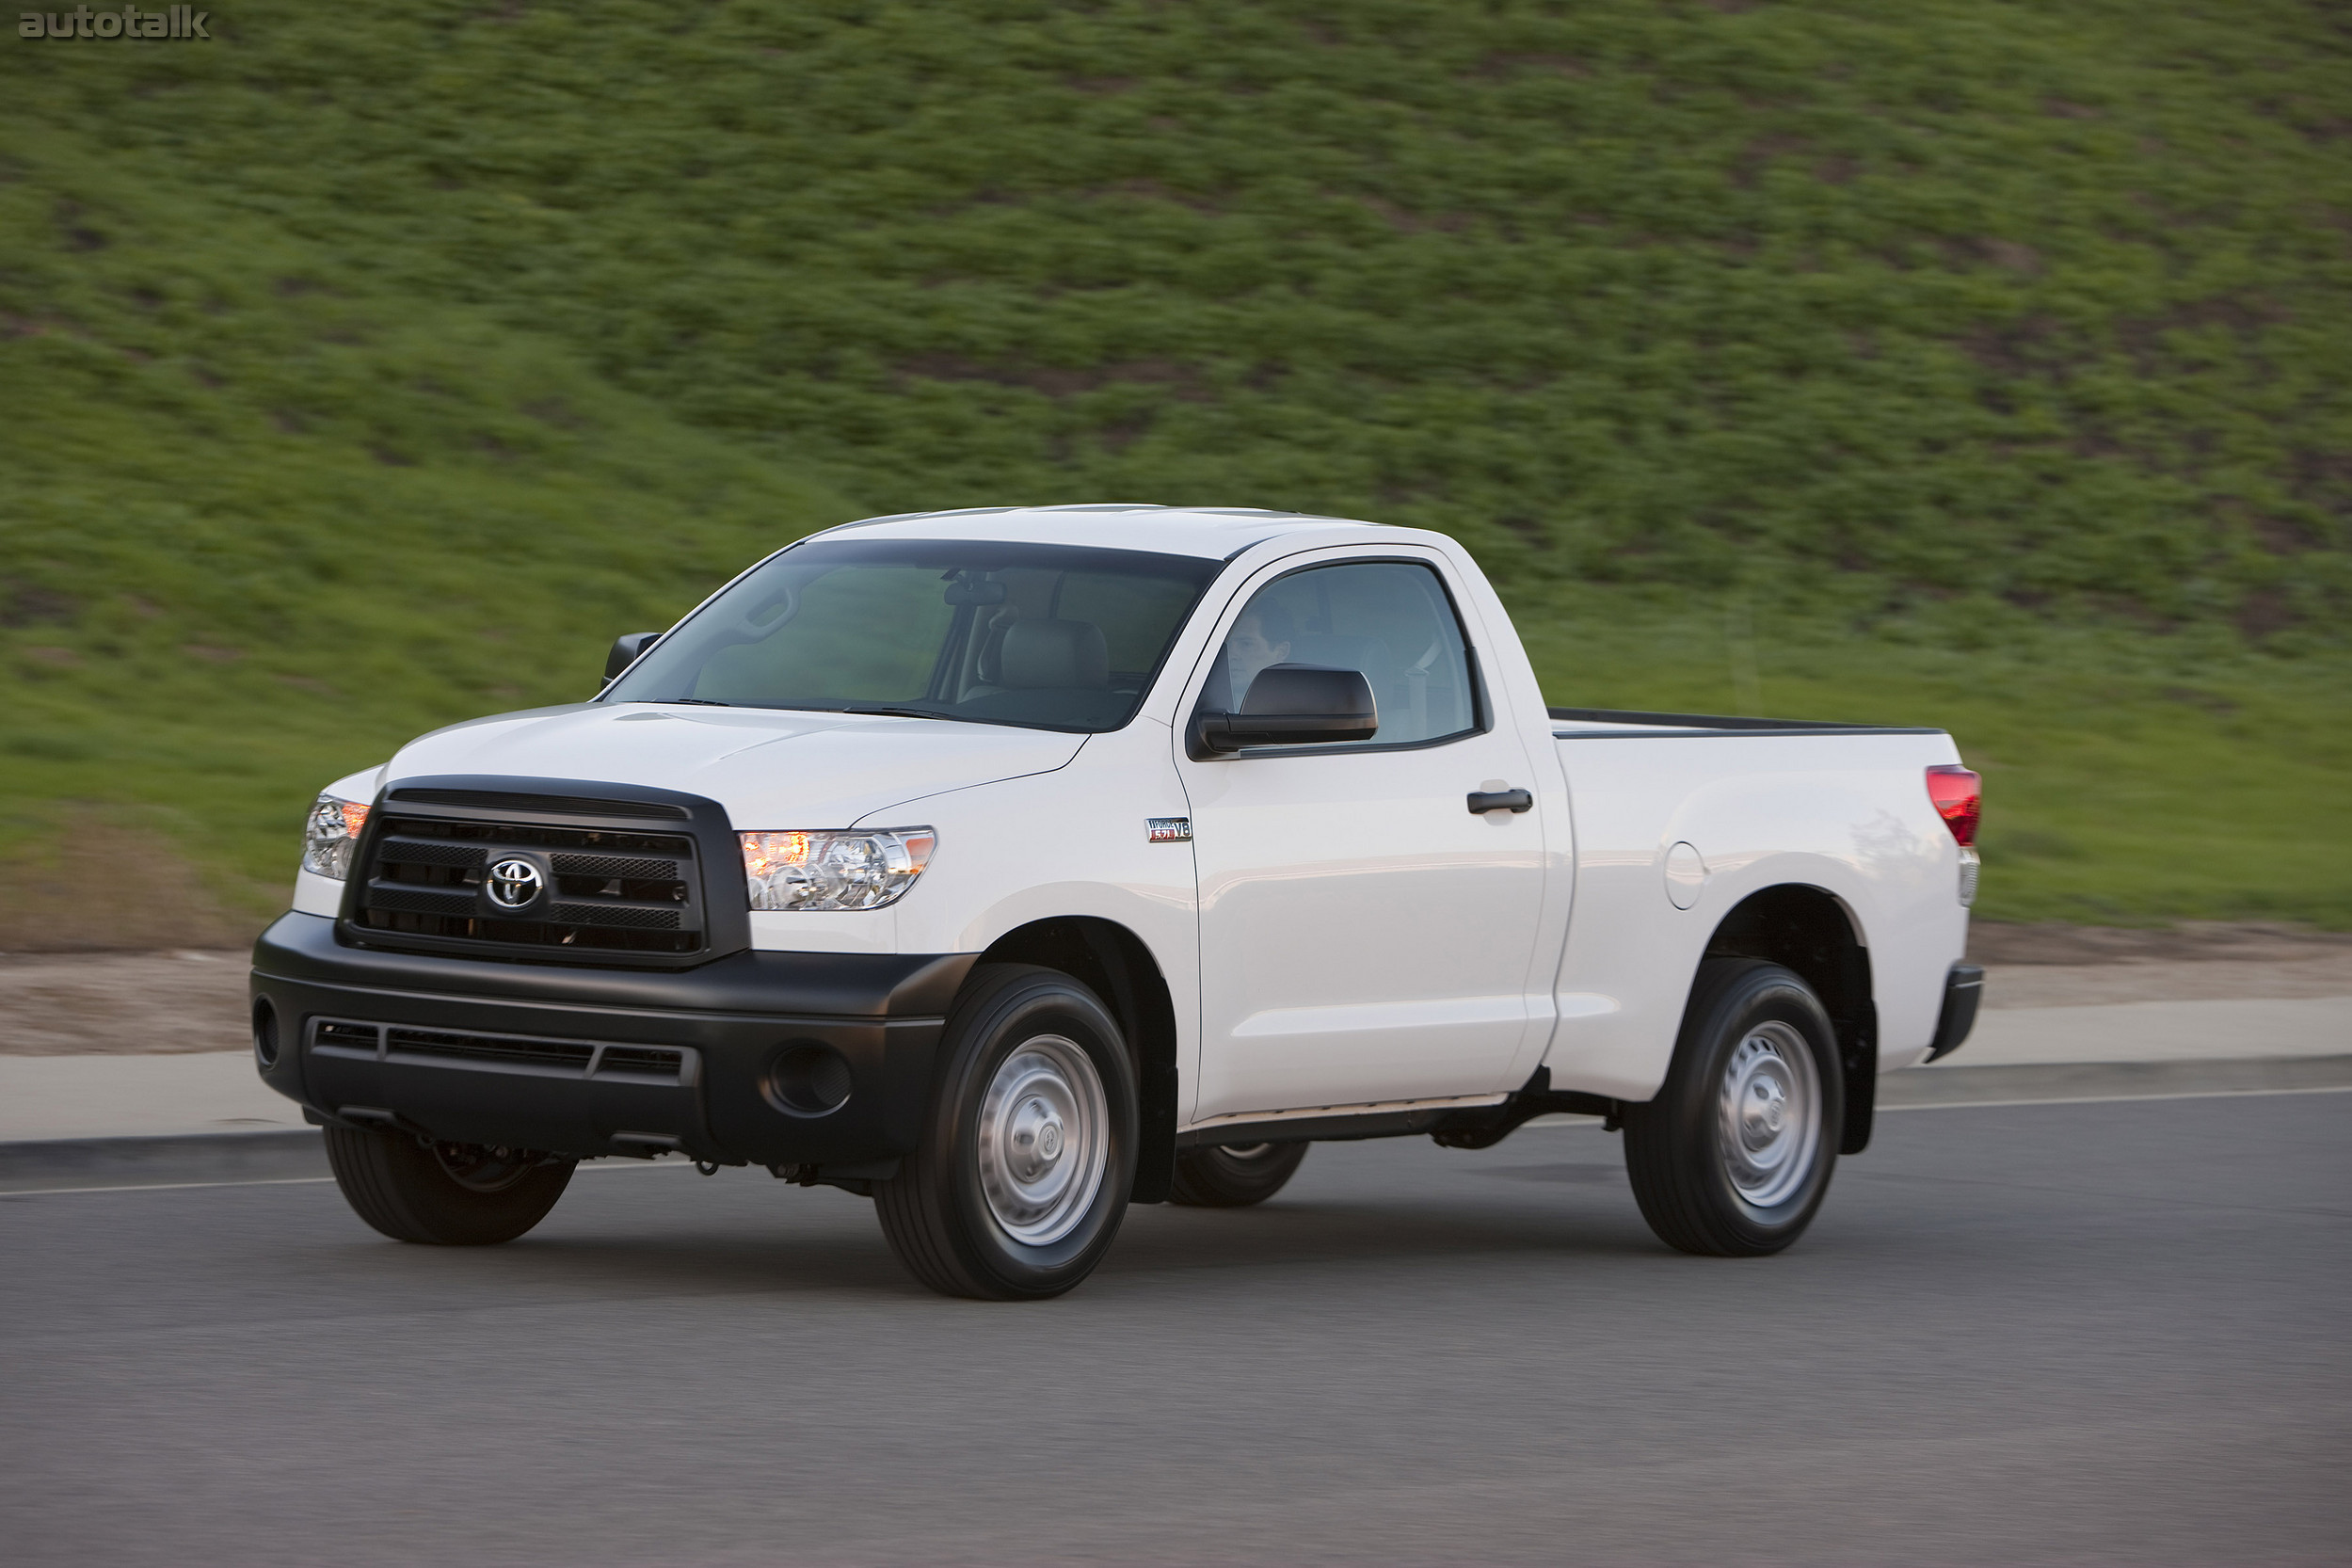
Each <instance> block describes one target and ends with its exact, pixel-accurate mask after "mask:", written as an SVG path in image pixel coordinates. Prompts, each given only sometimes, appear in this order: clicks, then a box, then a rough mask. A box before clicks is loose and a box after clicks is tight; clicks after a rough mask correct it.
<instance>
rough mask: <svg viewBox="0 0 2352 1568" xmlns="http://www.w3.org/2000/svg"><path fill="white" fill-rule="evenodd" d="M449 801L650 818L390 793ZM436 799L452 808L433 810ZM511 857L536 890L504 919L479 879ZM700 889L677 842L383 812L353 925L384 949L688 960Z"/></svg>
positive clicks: (687, 851) (651, 809)
mask: <svg viewBox="0 0 2352 1568" xmlns="http://www.w3.org/2000/svg"><path fill="white" fill-rule="evenodd" d="M457 795H464V796H465V797H466V800H465V801H464V802H463V803H464V804H472V805H482V806H490V805H498V806H508V805H511V804H512V803H516V802H522V803H526V804H527V805H529V806H531V807H533V808H551V809H552V808H553V807H555V806H557V805H560V806H562V807H563V808H564V809H566V810H567V811H569V812H571V813H573V814H575V815H581V816H587V815H619V814H621V813H618V812H616V811H614V810H612V809H610V808H613V807H615V806H616V805H624V804H625V805H631V806H632V811H631V812H630V813H628V814H629V815H632V816H637V817H646V816H650V815H654V814H655V811H656V808H655V805H654V804H651V803H647V804H637V803H628V802H619V803H616V802H611V801H601V800H587V799H581V800H576V801H572V800H564V799H562V798H561V797H554V796H548V797H541V796H537V795H499V796H496V797H495V798H493V794H492V792H471V791H447V790H443V791H423V790H398V791H394V792H393V794H392V799H393V801H394V802H399V801H403V800H415V801H419V802H424V801H426V800H427V799H428V798H429V799H430V800H431V801H432V802H434V803H436V804H457V803H458V802H456V800H455V799H454V797H456V796H457ZM444 796H447V797H453V798H452V799H450V800H449V801H447V802H444V801H442V799H441V797H444ZM660 810H661V811H662V812H663V813H668V812H671V811H680V808H670V807H661V808H660ZM680 814H682V811H680ZM512 858H520V859H522V860H524V861H525V862H526V863H528V864H529V865H531V866H532V867H533V868H535V869H536V870H537V871H538V872H539V875H540V880H541V882H542V883H543V884H544V886H543V888H542V889H541V890H540V891H539V893H538V895H537V896H536V898H534V899H533V900H532V901H531V902H530V903H528V904H523V905H522V906H521V907H519V908H514V909H508V908H505V907H504V906H502V905H500V904H497V903H496V902H495V901H494V900H492V899H491V898H490V897H489V896H488V892H487V890H486V888H485V879H486V878H488V876H489V875H490V872H491V870H492V869H493V868H495V867H497V866H498V865H499V864H500V863H501V862H502V861H503V860H506V859H512ZM700 881H701V879H700V874H699V872H697V870H696V855H695V840H693V839H692V838H691V837H689V836H688V835H686V834H682V833H661V832H650V831H636V830H632V829H627V828H621V829H615V828H604V827H585V826H579V827H575V826H570V825H568V824H559V823H547V822H529V823H523V822H498V821H491V820H485V819H478V818H472V817H460V816H439V815H423V814H408V813H404V812H402V811H401V810H400V809H399V807H398V806H397V805H396V804H395V805H393V806H392V807H390V808H388V810H387V814H386V816H385V818H384V821H383V823H382V824H381V825H380V827H377V828H376V833H375V835H374V838H373V840H372V844H371V848H370V850H369V854H368V863H367V866H366V868H365V874H364V875H363V877H362V878H361V880H360V888H359V899H358V908H357V910H356V912H355V920H356V922H357V923H358V924H359V925H360V926H361V927H363V928H364V929H365V930H367V931H368V932H370V933H380V934H382V936H385V937H388V938H391V939H392V941H393V943H394V944H395V945H396V944H397V941H398V939H399V938H400V937H403V936H411V937H424V938H426V939H427V940H428V942H429V943H431V944H433V945H439V944H440V943H443V942H462V943H465V944H467V945H469V946H474V945H477V944H479V945H481V947H490V948H496V949H503V950H505V951H508V952H514V953H515V954H516V955H517V956H521V955H523V954H524V953H527V952H529V951H531V950H534V949H536V950H540V951H543V952H550V953H551V954H552V953H555V952H564V951H570V952H581V951H591V952H640V953H648V954H661V953H693V952H700V951H701V950H702V948H703V945H704V940H705V935H706V934H705V928H704V921H703V919H702V906H701V898H700ZM477 951H480V948H477Z"/></svg>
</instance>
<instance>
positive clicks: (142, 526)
mask: <svg viewBox="0 0 2352 1568" xmlns="http://www.w3.org/2000/svg"><path fill="white" fill-rule="evenodd" d="M214 28H215V31H216V33H218V34H219V35H220V38H219V40H218V41H217V42H216V43H213V44H209V45H207V44H196V43H185V44H184V43H163V42H157V43H152V44H136V45H125V44H121V43H120V42H116V43H101V42H98V41H96V40H92V41H90V42H88V43H77V44H68V43H62V42H59V43H48V42H42V43H38V44H35V43H26V42H23V41H22V40H10V42H11V44H12V45H13V46H12V47H8V48H6V49H0V408H5V409H6V411H7V413H8V440H7V442H6V443H5V445H0V669H4V670H5V671H6V672H7V678H8V680H10V682H11V683H12V685H13V688H14V691H13V694H12V695H13V697H14V700H13V701H12V702H11V703H9V704H8V707H7V709H6V712H4V713H0V946H6V945H9V944H16V945H24V944H26V943H29V942H32V941H73V942H80V941H95V940H125V941H136V940H176V939H182V937H181V936H180V935H179V934H181V933H184V932H185V931H187V930H190V929H194V927H193V926H191V925H190V924H189V923H188V921H189V920H191V919H194V920H197V923H198V924H202V923H204V922H207V921H208V922H210V928H211V929H214V930H217V931H222V932H228V931H232V930H234V929H236V928H238V927H239V926H240V924H241V923H242V922H246V921H248V920H250V919H251V918H252V916H253V914H254V912H255V911H258V910H260V909H263V908H265V907H266V906H267V905H268V904H269V903H270V902H271V901H272V899H273V898H274V897H275V895H276V890H277V888H279V887H280V886H282V882H283V878H284V875H285V874H286V872H285V867H286V864H287V861H288V857H289V849H288V844H289V838H288V835H289V833H290V831H291V824H293V823H294V822H295V821H296V819H297V817H298V814H299V810H300V807H301V805H302V803H303V801H304V800H305V799H307V796H308V793H309V792H310V791H311V790H312V789H313V788H315V786H316V785H317V783H319V782H321V781H323V780H324V779H325V778H327V777H329V776H333V775H335V774H337V773H340V772H342V771H344V770H345V769H346V768H348V767H351V766H357V765H360V764H364V763H367V762H370V761H373V760H376V759H377V758H379V757H380V756H381V755H383V753H384V752H385V751H386V750H388V749H389V747H390V746H391V745H392V744H396V743H397V741H398V740H399V739H400V738H402V737H403V736H405V735H406V734H408V733H411V732H413V731H415V730H417V729H420V728H425V727H427V726H429V725H431V724H434V723H438V722H442V721H445V720H447V719H450V718H455V717H461V716H465V715H468V714H471V713H473V712H483V711H488V710H494V709H500V708H506V707H513V706H521V705H526V704H529V703H533V702H539V701H547V700H560V699H563V698H566V697H569V696H576V695H578V694H579V693H580V692H582V691H583V690H584V688H585V687H587V686H588V685H591V684H592V683H593V671H594V667H595V664H596V662H597V659H598V656H599V653H600V648H601V647H602V645H603V643H604V642H605V641H606V640H607V639H608V638H609V637H610V635H611V634H612V633H613V632H616V631H618V630H623V629H630V628H634V627H637V626H645V625H654V624H660V623H662V622H663V621H664V620H665V619H666V618H668V616H671V615H673V614H674V613H675V612H676V611H677V610H678V609H679V608H680V607H682V606H683V605H684V604H687V603H690V602H691V601H692V600H693V599H694V598H696V597H697V596H698V594H699V593H700V592H701V591H702V589H703V588H704V587H705V586H707V584H709V583H710V582H711V581H712V579H714V578H715V577H716V576H718V575H719V574H721V573H723V572H724V571H726V570H728V568H731V567H733V566H734V565H737V564H739V563H740V562H741V561H742V560H743V559H744V558H746V557H748V556H749V555H751V554H752V553H754V552H757V551H759V550H761V549H763V548H767V547H770V546H772V545H773V544H774V543H776V542H779V541H781V540H783V539H785V538H789V537H792V536H797V535H798V534H800V533H802V532H805V531H806V530H807V529H808V528H810V527H813V526H818V525H820V524H822V523H824V522H827V521H832V520H840V519H842V518H845V517H849V516H854V515H856V514H857V513H859V512H870V511H888V510H901V509H908V508H913V507H920V506H953V505H966V504H989V503H998V502H1002V501H1006V500H1016V499H1017V500H1032V501H1040V502H1049V501H1063V500H1077V499H1102V498H1125V499H1146V500H1167V501H1187V500H1201V501H1211V502H1214V503H1217V504H1262V505H1277V506H1281V505H1288V506H1299V507H1303V508H1308V509H1315V510H1327V511H1335V512H1342V513H1350V514H1355V515H1369V516H1374V517H1379V518H1383V519H1385V520H1396V521H1400V522H1408V523H1416V524H1420V525H1425V526H1433V527H1439V528H1444V529H1448V530H1449V531H1451V532H1454V533H1455V534H1457V535H1458V536H1461V537H1463V538H1464V539H1465V540H1467V541H1468V542H1469V543H1470V544H1471V545H1472V546H1473V548H1475V549H1476V550H1478V551H1479V552H1480V555H1481V557H1482V558H1483V559H1485V560H1486V561H1487V562H1488V564H1489V566H1490V568H1492V569H1494V570H1496V573H1497V575H1498V578H1500V580H1501V581H1503V582H1504V584H1505V585H1506V591H1507V593H1508V594H1509V595H1510V596H1511V597H1512V600H1513V603H1514V605H1515V607H1516V608H1517V610H1518V613H1519V614H1520V616H1521V618H1522V622H1523V624H1524V625H1525V626H1526V628H1527V630H1528V633H1529V636H1530V641H1531V642H1532V643H1533V644H1534V646H1535V647H1536V649H1537V652H1538V658H1539V664H1540V666H1541V667H1542V668H1543V669H1544V673H1545V676H1546V680H1547V682H1549V685H1550V688H1551V690H1552V692H1553V695H1554V696H1555V699H1556V700H1560V701H1574V702H1595V703H1597V702H1613V703H1620V704H1624V705H1645V706H1646V705H1673V704H1681V705H1688V706H1696V707H1703V708H1716V709H1720V708H1733V709H1741V710H1748V711H1755V710H1758V709H1768V710H1770V711H1775V712H1815V713H1821V714H1827V715H1831V716H1850V717H1855V718H1863V719H1883V720H1893V721H1898V722H1910V723H1918V722H1929V723H1944V724H1947V725H1948V726H1950V727H1951V728H1954V729H1955V731H1956V733H1958V734H1959V735H1960V738H1961V741H1962V744H1963V747H1964V748H1965V749H1966V750H1968V752H1969V754H1970V755H1971V757H1972V760H1980V761H1983V762H1984V763H1985V765H1986V766H1987V769H1988V772H1989V775H1990V778H1991V788H1992V792H1993V806H1992V816H1991V818H1990V825H1989V826H1988V829H1987V840H1988V847H1989V851H1990V852H1991V854H1992V856H1993V867H1992V872H1991V873H1990V875H1989V879H1988V891H1987V908H1988V910H1989V911H1990V912H1992V913H2000V914H2011V915H2037V916H2040V915H2072V916H2082V917H2093V918H2099V919H2104V920H2138V919H2155V918H2163V917H2166V916H2169V915H2179V914H2199V915H2244V914H2267V915H2282V916H2291V917H2296V918H2304V919H2312V920H2323V921H2328V922H2329V923H2352V849H2347V847H2346V835H2345V834H2344V832H2343V830H2342V829H2341V827H2339V826H2338V825H2337V823H2336V815H2337V797H2338V796H2340V795H2341V793H2342V780H2343V779H2344V776H2346V775H2347V773H2348V772H2352V766H2348V764H2352V743H2347V741H2346V739H2345V737H2346V735H2347V734H2352V726H2347V724H2346V722H2345V721H2346V720H2347V719H2348V718H2352V712H2347V710H2352V649H2348V648H2347V639H2346V637H2345V634H2344V629H2345V624H2346V619H2347V614H2346V613H2347V609H2348V608H2352V603H2348V601H2352V398H2348V397H2347V393H2346V392H2345V389H2344V376H2343V374H2342V366H2343V365H2344V364H2346V363H2352V136H2348V135H2347V132H2346V125H2347V123H2352V121H2347V120H2346V119H2345V115H2346V112H2347V105H2348V104H2352V64H2348V63H2347V62H2348V61H2352V31H2348V30H2347V29H2345V28H2344V26H2343V24H2342V23H2341V19H2340V18H2337V17H2335V16H2334V15H2333V13H2331V12H2329V11H2328V10H2326V9H2324V8H2318V7H2312V6H2306V5H2295V4H2284V3H2279V4H2265V3H2261V0H2246V3H2242V4H2232V5H2229V6H2226V7H2225V6H2212V7H2208V8H2197V7H2190V6H2173V7H2169V8H2155V9H2153V10H2151V8H2147V7H2145V6H2130V5H2123V4H2091V3H2073V4H2066V5H2055V6H2016V7H2003V6H1994V5H1985V4H1974V3H1969V4H1951V5H1934V4H1922V5H1912V6H1904V7H1899V8H1898V7H1870V6H1863V5H1827V4H1816V5H1767V6H1757V7H1753V8H1740V7H1736V6H1726V7H1724V8H1720V9H1718V8H1710V7H1704V6H1697V5H1688V6H1672V5H1669V6H1658V5H1650V4H1642V5H1635V4H1631V3H1626V4H1595V5H1582V4H1580V5H1577V6H1575V7H1563V8H1552V7H1546V6H1535V5H1511V4H1496V5H1491V6H1487V7H1483V8H1471V7H1466V6H1462V5H1459V4H1450V3H1445V0H1428V3H1421V0H1413V3H1406V0H1386V3H1381V0H1366V3H1363V4H1359V5H1354V6H1350V7H1330V6H1320V5H1290V4H1261V5H1248V6H1243V5H1217V4H1202V5H1192V6H1185V7H1165V6H1156V5H1144V4H1134V5H1122V4H1108V5H1102V6H1096V7H1091V8H1059V7H1050V6H1045V5H1016V4H998V5H980V4H971V5H962V6H920V7H917V6H906V7H893V6H884V5H858V4H831V5H822V6H812V5H806V4H791V5H787V4H773V5H761V4H727V5H713V6H704V7H677V6H667V5H663V6H655V5H649V4H648V5H621V4H613V5H583V6H574V7H565V8H526V7H507V8H503V9H499V10H489V9H476V8H469V7H463V6H456V5H435V4H420V5H414V6H408V7H403V8H397V9H396V10H391V9H388V10H384V11H365V12H353V11H349V10H347V9H344V10H320V9H318V8H304V7H296V6H293V5H290V4H285V5H259V4H257V5H250V6H245V7H240V8H238V9H237V11H236V13H235V14H234V15H233V16H229V17H219V16H216V18H215V21H214ZM119 840H120V841H129V842H131V843H134V844H136V846H137V851H138V857H139V859H138V863H139V864H140V865H142V866H144V867H147V868H149V870H148V872H143V873H142V874H143V875H144V876H145V877H146V880H147V882H148V885H149V888H150V894H151V896H150V897H149V898H147V899H146V900H144V901H142V904H143V907H145V908H148V909H152V910H155V911H163V912H166V913H167V914H168V919H167V918H163V917H161V916H159V917H158V918H156V919H153V920H149V919H147V918H146V917H144V916H137V917H125V916H123V915H122V914H120V903H119V901H116V900H113V899H111V898H108V899H104V900H101V901H98V902H95V903H93V901H92V900H91V898H90V897H89V895H88V893H87V891H86V890H85V889H86V888H88V887H89V886H92V885H93V878H95V877H96V876H98V875H100V874H102V867H101V862H100V860H99V859H98V858H97V857H96V856H95V855H94V854H93V852H92V851H91V850H90V849H89V847H88V846H90V845H92V844H100V843H110V842H114V841H119ZM77 846H79V847H77ZM76 856H80V858H76ZM190 910H196V911H198V915H197V916H193V917H192V916H190V915H189V914H188V913H187V912H188V911H190Z"/></svg>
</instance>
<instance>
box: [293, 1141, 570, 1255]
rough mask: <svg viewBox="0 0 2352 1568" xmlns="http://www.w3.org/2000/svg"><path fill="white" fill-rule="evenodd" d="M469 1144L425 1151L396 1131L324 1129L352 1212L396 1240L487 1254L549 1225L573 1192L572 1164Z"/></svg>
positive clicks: (438, 1146)
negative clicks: (548, 1220)
mask: <svg viewBox="0 0 2352 1568" xmlns="http://www.w3.org/2000/svg"><path fill="white" fill-rule="evenodd" d="M540 1160H541V1157H539V1156H538V1155H536V1154H527V1153H521V1152H520V1151H517V1152H515V1153H504V1151H499V1150H493V1149H485V1148H480V1147H477V1146H474V1145H472V1144H431V1145H427V1144H420V1143H418V1142H417V1141H416V1140H415V1139H414V1138H411V1137H408V1136H407V1135H406V1134H403V1133H397V1132H376V1131H373V1130H364V1129H361V1128H345V1127H330V1128H328V1129H327V1162H328V1164H329V1165H331V1166H332V1167H333V1168H334V1172H335V1185H336V1186H338V1187H340V1188H342V1189H343V1195H344V1201H345V1202H346V1203H348V1204H350V1205H351V1208H352V1209H353V1211H354V1212H356V1213H357V1214H358V1215H359V1216H360V1219H362V1220H365V1221H366V1222H367V1223H368V1224H371V1225H374V1226H375V1227H376V1229H377V1230H380V1231H382V1232H383V1233H384V1234H385V1235H387V1236H389V1237H391V1238H392V1240H395V1241H417V1242H423V1243H425V1244H427V1245H431V1246H441V1247H487V1246H494V1245H496V1244H497V1243H498V1242H501V1241H511V1240H514V1239H515V1238H516V1237H518V1236H520V1235H521V1234H522V1233H523V1232H524V1231H526V1230H529V1229H530V1228H531V1227H532V1226H533V1225H536V1224H538V1223H539V1222H540V1221H541V1220H544V1219H546V1218H547V1211H548V1210H549V1209H551V1208H554V1207H555V1200H556V1199H557V1198H560V1197H562V1196H563V1195H564V1189H565V1188H566V1187H568V1186H569V1185H571V1172H572V1163H571V1161H568V1160H566V1161H562V1162H560V1163H556V1164H552V1165H551V1164H544V1163H541V1162H540Z"/></svg>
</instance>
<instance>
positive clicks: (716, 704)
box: [653, 696, 735, 708]
mask: <svg viewBox="0 0 2352 1568" xmlns="http://www.w3.org/2000/svg"><path fill="white" fill-rule="evenodd" d="M653 700H654V701H656V702H691V703H693V704H694V705H695V706H696V707H697V708H732V707H734V706H735V705H734V704H733V703H731V702H720V701H718V700H717V699H715V698H712V697H707V696H662V697H655V698H654V699H653Z"/></svg>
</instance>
